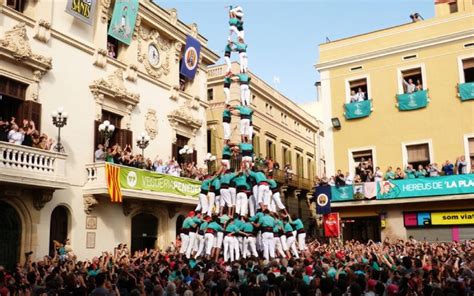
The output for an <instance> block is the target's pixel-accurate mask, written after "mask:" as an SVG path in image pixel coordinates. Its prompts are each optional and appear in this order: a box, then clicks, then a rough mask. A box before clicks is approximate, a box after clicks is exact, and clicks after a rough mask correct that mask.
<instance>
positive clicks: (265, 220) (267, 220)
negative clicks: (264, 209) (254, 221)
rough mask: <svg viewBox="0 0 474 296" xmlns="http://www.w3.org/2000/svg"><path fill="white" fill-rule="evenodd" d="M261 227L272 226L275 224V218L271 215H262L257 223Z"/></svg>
mask: <svg viewBox="0 0 474 296" xmlns="http://www.w3.org/2000/svg"><path fill="white" fill-rule="evenodd" d="M259 224H260V225H261V226H262V227H271V228H273V227H274V226H275V218H273V217H272V216H270V215H265V214H264V215H263V216H262V217H261V218H260V223H259Z"/></svg>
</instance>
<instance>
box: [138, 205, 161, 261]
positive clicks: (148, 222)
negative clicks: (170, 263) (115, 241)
mask: <svg viewBox="0 0 474 296" xmlns="http://www.w3.org/2000/svg"><path fill="white" fill-rule="evenodd" d="M157 236H158V218H156V217H155V216H154V215H152V214H147V213H141V214H138V215H136V216H134V217H133V218H132V254H133V252H135V251H142V250H144V249H148V250H150V249H154V248H156V239H157Z"/></svg>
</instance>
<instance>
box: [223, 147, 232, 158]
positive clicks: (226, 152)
mask: <svg viewBox="0 0 474 296" xmlns="http://www.w3.org/2000/svg"><path fill="white" fill-rule="evenodd" d="M224 155H227V156H232V150H231V149H230V147H229V146H227V145H225V146H224V147H223V148H222V156H224Z"/></svg>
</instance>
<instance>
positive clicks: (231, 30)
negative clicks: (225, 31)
mask: <svg viewBox="0 0 474 296" xmlns="http://www.w3.org/2000/svg"><path fill="white" fill-rule="evenodd" d="M232 34H235V35H237V37H240V32H239V29H237V27H236V26H229V38H228V40H229V41H232Z"/></svg>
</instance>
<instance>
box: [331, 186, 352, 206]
mask: <svg viewBox="0 0 474 296" xmlns="http://www.w3.org/2000/svg"><path fill="white" fill-rule="evenodd" d="M353 199H354V197H353V188H352V186H351V185H349V186H331V200H332V201H333V202H334V201H349V200H353Z"/></svg>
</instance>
